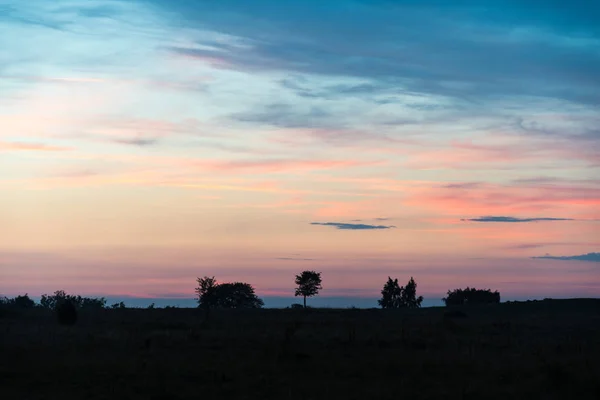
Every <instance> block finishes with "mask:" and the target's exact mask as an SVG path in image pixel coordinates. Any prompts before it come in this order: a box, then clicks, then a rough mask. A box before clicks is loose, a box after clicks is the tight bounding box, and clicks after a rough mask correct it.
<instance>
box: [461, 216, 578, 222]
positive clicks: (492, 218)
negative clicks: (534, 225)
mask: <svg viewBox="0 0 600 400" xmlns="http://www.w3.org/2000/svg"><path fill="white" fill-rule="evenodd" d="M461 221H473V222H540V221H573V219H572V218H517V217H497V216H491V215H490V216H486V217H479V218H463V219H461Z"/></svg>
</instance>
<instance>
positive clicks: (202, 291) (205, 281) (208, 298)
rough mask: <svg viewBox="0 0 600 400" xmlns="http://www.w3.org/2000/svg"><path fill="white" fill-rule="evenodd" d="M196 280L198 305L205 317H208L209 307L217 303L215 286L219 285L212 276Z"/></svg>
mask: <svg viewBox="0 0 600 400" xmlns="http://www.w3.org/2000/svg"><path fill="white" fill-rule="evenodd" d="M197 282H198V287H197V288H196V294H197V295H198V307H202V308H204V312H205V313H206V319H208V317H209V313H210V308H211V307H214V306H215V305H216V304H217V287H218V286H219V285H218V284H217V280H216V279H215V277H214V276H213V277H208V276H205V277H204V278H198V279H197Z"/></svg>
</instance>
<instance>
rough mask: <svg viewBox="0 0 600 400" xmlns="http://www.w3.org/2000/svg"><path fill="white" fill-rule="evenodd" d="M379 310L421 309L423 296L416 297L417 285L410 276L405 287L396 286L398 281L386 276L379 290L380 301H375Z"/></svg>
mask: <svg viewBox="0 0 600 400" xmlns="http://www.w3.org/2000/svg"><path fill="white" fill-rule="evenodd" d="M377 302H378V303H379V305H380V306H381V308H404V307H406V308H418V307H421V303H422V302H423V296H419V297H417V283H416V282H415V280H414V279H413V277H412V276H411V278H410V280H409V281H408V283H407V284H406V287H404V286H400V285H398V279H393V280H392V278H390V277H389V276H388V280H387V282H386V283H385V285H383V289H382V290H381V299H380V300H378V301H377Z"/></svg>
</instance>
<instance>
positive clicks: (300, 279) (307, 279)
mask: <svg viewBox="0 0 600 400" xmlns="http://www.w3.org/2000/svg"><path fill="white" fill-rule="evenodd" d="M296 285H298V287H297V288H296V294H295V295H296V296H303V297H304V308H306V298H307V297H312V296H314V295H316V294H319V290H321V289H323V287H322V286H321V273H320V272H315V271H303V272H302V273H301V274H300V275H296Z"/></svg>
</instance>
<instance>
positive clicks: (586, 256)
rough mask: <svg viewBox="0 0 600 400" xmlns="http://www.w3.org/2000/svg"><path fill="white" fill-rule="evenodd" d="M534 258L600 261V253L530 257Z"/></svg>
mask: <svg viewBox="0 0 600 400" xmlns="http://www.w3.org/2000/svg"><path fill="white" fill-rule="evenodd" d="M532 258H534V259H543V260H562V261H569V260H573V261H588V262H598V263H600V253H587V254H580V255H576V256H551V255H546V256H539V257H532Z"/></svg>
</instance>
